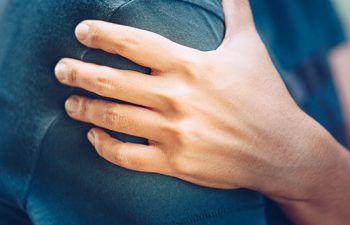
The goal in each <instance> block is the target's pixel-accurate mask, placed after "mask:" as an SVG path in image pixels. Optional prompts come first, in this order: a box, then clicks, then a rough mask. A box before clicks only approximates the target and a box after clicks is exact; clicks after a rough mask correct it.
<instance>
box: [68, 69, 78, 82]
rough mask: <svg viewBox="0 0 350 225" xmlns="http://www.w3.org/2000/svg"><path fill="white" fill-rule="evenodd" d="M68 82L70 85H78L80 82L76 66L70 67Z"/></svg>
mask: <svg viewBox="0 0 350 225" xmlns="http://www.w3.org/2000/svg"><path fill="white" fill-rule="evenodd" d="M67 79H68V82H69V83H70V84H73V85H76V84H77V83H78V82H77V80H78V71H77V69H76V68H75V67H74V66H68V77H67Z"/></svg>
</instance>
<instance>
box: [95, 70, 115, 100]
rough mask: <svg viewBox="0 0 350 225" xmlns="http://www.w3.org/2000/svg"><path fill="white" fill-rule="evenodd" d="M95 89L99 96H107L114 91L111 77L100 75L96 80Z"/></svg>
mask: <svg viewBox="0 0 350 225" xmlns="http://www.w3.org/2000/svg"><path fill="white" fill-rule="evenodd" d="M95 88H96V92H97V93H98V94H100V95H104V96H106V95H109V94H110V93H111V92H112V91H113V89H114V84H113V81H112V79H111V78H110V77H108V76H103V75H100V76H97V78H96V82H95Z"/></svg>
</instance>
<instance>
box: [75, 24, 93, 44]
mask: <svg viewBox="0 0 350 225" xmlns="http://www.w3.org/2000/svg"><path fill="white" fill-rule="evenodd" d="M89 30H90V27H89V26H88V25H87V24H85V23H80V24H79V25H78V26H77V27H76V28H75V35H76V36H77V38H78V39H79V40H81V41H84V40H85V39H86V38H87V36H88V34H89Z"/></svg>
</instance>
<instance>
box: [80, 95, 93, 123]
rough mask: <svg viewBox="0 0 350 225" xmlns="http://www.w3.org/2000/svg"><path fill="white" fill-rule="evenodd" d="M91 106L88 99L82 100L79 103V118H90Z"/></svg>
mask: <svg viewBox="0 0 350 225" xmlns="http://www.w3.org/2000/svg"><path fill="white" fill-rule="evenodd" d="M90 104H91V101H90V100H88V99H86V98H80V101H79V107H78V108H79V110H78V113H79V116H80V117H81V118H82V119H87V118H89V116H88V115H89V110H88V107H89V105H90Z"/></svg>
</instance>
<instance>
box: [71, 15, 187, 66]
mask: <svg viewBox="0 0 350 225" xmlns="http://www.w3.org/2000/svg"><path fill="white" fill-rule="evenodd" d="M76 36H77V38H78V40H79V41H80V42H81V43H83V44H84V45H86V46H88V47H90V48H97V49H102V50H104V51H107V52H109V53H112V54H119V55H121V56H123V57H125V58H128V59H130V60H131V61H134V62H135V63H137V64H139V65H142V66H145V67H149V68H151V69H153V70H157V71H168V70H170V69H171V68H173V65H174V63H175V61H176V59H177V58H179V57H180V56H179V55H184V54H185V55H186V52H188V51H190V48H187V47H184V46H181V45H179V44H176V43H174V42H172V41H170V40H168V39H166V38H164V37H162V36H160V35H158V34H155V33H152V32H149V31H144V30H140V29H137V28H133V27H127V26H122V25H117V24H112V23H108V22H103V21H92V20H88V21H84V22H82V23H81V24H79V25H78V26H77V28H76Z"/></svg>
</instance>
